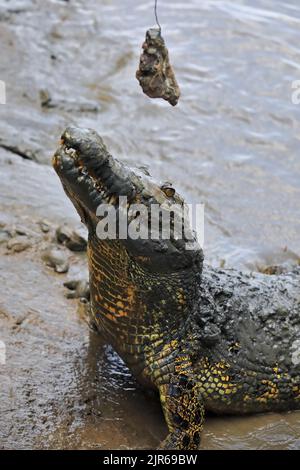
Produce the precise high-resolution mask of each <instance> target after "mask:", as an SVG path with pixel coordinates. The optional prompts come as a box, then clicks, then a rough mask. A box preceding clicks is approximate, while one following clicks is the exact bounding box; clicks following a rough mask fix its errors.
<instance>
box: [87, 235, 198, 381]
mask: <svg viewBox="0 0 300 470" xmlns="http://www.w3.org/2000/svg"><path fill="white" fill-rule="evenodd" d="M88 259H89V272H90V289H91V314H92V317H93V322H94V323H95V324H96V326H97V327H98V328H99V331H101V332H102V334H103V335H104V336H105V338H106V339H107V341H108V342H109V343H110V344H112V346H113V347H114V348H115V349H116V351H117V352H118V353H119V355H120V356H121V357H122V359H123V360H124V361H125V362H126V363H127V365H128V366H130V367H131V369H135V370H134V372H135V373H136V375H138V374H139V372H141V371H142V370H143V369H144V368H145V367H146V363H147V365H148V363H149V361H148V359H147V358H148V356H149V351H151V355H153V352H154V351H157V352H159V351H160V349H161V347H162V346H163V345H164V344H166V342H168V341H170V342H171V341H172V340H174V338H177V337H179V336H180V334H181V333H180V332H182V335H183V330H184V328H185V325H186V320H187V318H188V316H189V315H190V312H191V311H192V310H193V309H194V308H195V305H196V302H195V298H196V295H197V293H198V292H199V281H197V276H195V273H194V272H192V271H186V272H184V273H182V272H180V274H179V273H171V274H169V273H160V274H157V273H152V272H150V271H146V270H145V269H144V268H142V267H141V265H139V264H137V263H135V261H134V260H132V259H131V258H130V257H129V256H128V253H127V251H126V250H125V249H124V247H123V245H122V243H121V242H120V241H118V240H114V241H112V240H108V241H103V240H101V242H100V241H99V239H97V237H96V236H95V235H91V234H90V236H89V243H88Z"/></svg>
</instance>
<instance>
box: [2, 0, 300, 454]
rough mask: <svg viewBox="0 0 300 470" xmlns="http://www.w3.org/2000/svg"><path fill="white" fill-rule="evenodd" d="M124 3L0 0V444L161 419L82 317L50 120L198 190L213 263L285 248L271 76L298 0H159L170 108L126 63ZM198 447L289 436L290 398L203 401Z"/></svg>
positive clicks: (81, 280) (293, 421) (137, 441)
mask: <svg viewBox="0 0 300 470" xmlns="http://www.w3.org/2000/svg"><path fill="white" fill-rule="evenodd" d="M133 3H134V2H133V1H131V0H128V1H126V2H121V1H120V2H119V1H118V2H116V5H112V4H111V3H110V2H106V1H103V2H92V1H88V2H83V1H81V0H77V1H75V0H74V1H72V0H71V1H70V2H60V1H54V0H53V1H49V2H41V1H38V0H36V1H33V0H26V1H22V2H21V1H8V2H1V3H0V26H1V28H0V41H1V48H2V52H1V61H0V79H1V80H5V82H6V88H7V104H6V105H0V188H1V190H0V340H1V341H2V342H4V343H5V345H6V363H5V364H2V363H1V364H0V398H1V399H0V448H3V449H26V448H30V449H38V448H42V449H128V448H130V449H131V448H132V449H135V448H138V449H139V448H147V449H152V448H155V447H156V446H157V445H158V443H159V442H160V441H161V439H162V438H163V437H164V436H165V434H166V427H165V424H164V419H163V416H162V413H161V409H160V405H159V402H158V400H157V397H156V396H155V395H152V394H150V393H149V392H147V391H145V390H143V389H141V388H140V386H138V385H137V383H136V382H135V380H134V378H132V376H131V374H130V372H129V371H128V369H127V368H126V367H125V365H124V364H123V363H122V361H121V360H120V359H119V357H118V356H117V355H116V354H115V353H114V351H113V350H112V349H111V348H110V346H108V345H106V344H104V342H103V340H102V339H101V337H99V336H98V335H96V334H95V333H94V332H93V331H92V330H91V329H90V327H89V324H88V316H87V313H88V312H87V309H88V302H87V294H86V281H87V267H86V255H85V251H84V249H85V242H84V238H85V235H84V233H82V230H83V229H82V227H81V226H80V221H79V218H78V216H77V214H76V213H75V211H74V209H73V207H72V205H71V203H70V202H69V201H68V199H67V198H66V197H65V195H64V193H63V190H62V189H61V185H60V183H59V181H58V178H57V176H56V175H55V174H54V171H53V170H52V168H51V167H50V165H49V164H50V157H51V154H52V152H53V150H54V149H55V148H56V146H57V137H58V136H59V135H60V133H61V131H62V130H63V129H64V128H65V127H66V125H67V124H70V123H71V124H72V123H74V124H78V125H81V126H83V125H87V126H90V127H94V128H96V129H97V131H98V132H100V133H101V134H102V135H103V137H104V139H105V142H106V143H107V145H109V147H110V148H112V152H113V153H114V154H116V155H119V157H120V158H123V159H125V160H127V161H129V163H133V162H135V163H140V164H143V165H149V166H151V171H152V173H154V175H155V176H158V177H159V178H160V179H161V180H162V181H170V180H171V181H173V182H174V183H176V185H178V186H179V188H178V189H180V191H181V192H183V194H185V195H186V197H187V198H188V199H190V200H191V202H192V200H193V201H195V200H196V201H198V199H201V201H204V202H206V204H207V206H206V218H207V224H206V228H207V232H206V247H205V251H206V254H207V259H208V260H209V261H210V262H212V263H213V264H215V265H221V266H224V265H225V266H233V267H240V268H242V269H254V270H259V271H265V270H269V272H270V274H271V273H272V272H278V269H289V268H290V267H291V266H294V265H295V264H298V263H299V257H300V245H299V229H300V225H299V220H300V208H299V200H300V197H299V196H300V193H299V178H300V166H299V157H298V149H299V118H300V116H299V107H298V109H296V108H295V106H293V105H292V104H291V102H290V95H289V93H290V88H289V90H288V91H287V88H286V87H287V86H289V87H290V82H291V80H292V79H297V78H298V79H299V76H297V68H296V66H295V64H296V63H297V60H298V59H300V50H299V48H298V46H297V45H296V44H298V43H297V42H294V43H293V39H294V38H295V37H297V36H296V31H298V30H299V23H300V11H299V6H298V5H297V4H296V3H294V2H292V1H289V2H284V4H283V3H282V4H281V2H278V3H279V6H278V10H277V11H272V12H271V11H268V9H265V8H264V7H265V5H264V4H266V3H268V5H269V2H263V1H257V2H254V4H255V5H254V6H252V7H251V8H250V7H249V8H245V7H244V6H243V5H242V2H236V3H237V5H236V6H234V7H233V6H232V5H229V2H213V1H205V2H203V6H202V7H201V9H199V6H198V2H194V1H192V2H190V4H189V6H187V7H186V8H187V12H186V15H185V20H183V19H182V17H180V18H181V19H180V21H177V23H176V22H175V19H176V17H179V16H180V15H179V13H180V11H181V9H182V8H183V6H182V3H181V2H178V1H177V2H175V3H174V8H173V9H172V13H171V14H169V16H168V12H167V9H162V19H163V21H165V22H166V24H167V23H168V22H169V24H170V25H172V27H171V26H170V27H169V34H168V46H169V48H170V49H172V60H173V58H174V66H175V67H176V75H177V76H178V79H179V80H180V84H182V87H181V88H182V98H181V101H180V103H179V104H178V107H176V110H173V109H171V108H170V106H169V105H168V104H167V103H166V104H164V103H163V104H160V103H159V102H156V101H155V103H152V102H150V100H147V99H146V98H145V97H144V96H143V95H142V93H141V91H140V89H139V86H138V83H137V82H136V80H135V78H134V74H135V68H136V63H137V60H138V56H139V48H140V44H139V42H140V38H141V35H143V34H144V31H145V29H146V28H147V27H149V21H151V12H150V13H149V19H148V18H147V19H145V16H144V12H145V11H148V6H147V2H141V4H140V5H139V7H138V8H137V13H136V14H135V16H134V17H133V14H131V13H129V12H130V11H132V5H133ZM217 3H218V6H217ZM271 13H273V15H271ZM197 15H199V21H198V20H197V21H196V19H197ZM121 18H123V20H121ZM124 18H125V19H126V21H124ZM141 18H142V19H143V21H142V20H141ZM193 18H194V20H193ZM224 22H226V25H227V28H229V29H228V30H229V31H231V35H227V36H225V32H224V29H223V28H224V24H225V23H224ZM278 22H280V24H281V25H284V26H282V30H281V31H280V32H278ZM175 24H177V26H176V28H175V27H174V25H175ZM199 27H200V29H201V30H202V31H203V33H201V34H202V36H201V41H199V40H198V36H197V38H196V36H195V35H196V32H197V34H199ZM187 29H188V30H189V35H186V30H187ZM181 35H183V36H181ZM192 37H194V39H192ZM225 37H226V39H224V38H225ZM184 38H185V39H184ZM187 38H188V39H187ZM195 38H196V39H195ZM222 38H223V41H222V44H223V45H222V47H221V45H220V44H221V43H220V41H221V39H222ZM237 38H238V39H239V43H238V44H239V47H237V48H236V54H235V58H234V59H233V60H232V62H230V61H229V57H230V55H229V51H231V50H232V43H235V44H236V40H237ZM191 41H194V43H191ZM292 43H293V44H294V46H293V47H292V46H291V45H290V44H292ZM261 44H267V46H268V47H267V48H266V50H265V51H264V52H263V53H262V54H265V55H264V56H263V57H262V58H261V59H260V58H259V57H258V56H257V54H256V51H257V50H261V47H260V46H261ZM199 48H200V49H199ZM245 54H246V56H245ZM196 56H197V57H201V61H199V60H198V58H197V57H196ZM278 56H279V57H280V60H279V61H278V62H276V70H275V69H273V68H272V66H271V65H270V66H269V67H268V64H269V62H268V61H270V63H273V61H274V57H278ZM183 57H184V58H185V60H184V61H183ZM245 57H246V58H247V60H245ZM218 59H219V60H218ZM263 59H264V60H263ZM200 62H201V63H200ZM194 63H196V64H198V65H197V66H196V65H193V64H194ZM246 63H247V64H248V65H247V64H246ZM298 63H299V61H298ZM266 64H267V65H266ZM247 67H249V68H250V69H251V70H249V69H247ZM253 70H254V71H255V72H253ZM251 71H252V72H251ZM259 71H260V72H259ZM250 72H251V73H250ZM254 73H256V74H257V75H256V76H254V75H253V74H254ZM298 75H299V74H298ZM245 77H248V78H247V80H246V79H245ZM259 81H260V84H261V88H260V89H255V83H258V82H259ZM238 89H239V90H240V91H239V92H236V90H238ZM236 93H239V96H236ZM170 110H171V112H172V115H171V116H170ZM173 113H174V114H173ZM129 117H130V119H129ZM225 117H226V119H225ZM133 122H135V123H136V124H135V125H134V126H133V125H132V123H133ZM145 130H147V132H145ZM141 143H142V144H141ZM141 160H142V162H141ZM74 233H75V234H76V235H75V236H74ZM70 294H73V295H70ZM70 297H75V298H70ZM145 423H147V424H146V425H145ZM202 448H204V449H300V413H299V412H291V413H280V414H278V413H276V414H274V413H271V414H267V415H259V416H258V415H257V416H250V417H241V418H240V417H234V418H233V417H216V416H209V417H208V418H207V422H206V425H205V430H204V432H203V443H202Z"/></svg>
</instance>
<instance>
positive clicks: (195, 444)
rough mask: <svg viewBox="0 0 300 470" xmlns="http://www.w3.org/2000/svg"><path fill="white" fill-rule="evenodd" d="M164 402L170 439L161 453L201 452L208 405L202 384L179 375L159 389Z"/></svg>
mask: <svg viewBox="0 0 300 470" xmlns="http://www.w3.org/2000/svg"><path fill="white" fill-rule="evenodd" d="M159 392H160V400H161V404H162V408H163V412H164V415H165V419H166V422H167V425H168V428H169V435H168V436H167V437H166V439H165V440H164V441H163V442H162V443H161V444H160V446H159V449H178V450H197V449H199V445H200V435H201V431H202V429H203V424H204V405H203V403H202V399H201V395H200V392H199V384H197V383H196V382H195V380H193V379H192V378H191V377H189V376H187V375H184V374H179V375H174V376H172V378H171V381H170V383H168V384H164V385H161V386H160V387H159Z"/></svg>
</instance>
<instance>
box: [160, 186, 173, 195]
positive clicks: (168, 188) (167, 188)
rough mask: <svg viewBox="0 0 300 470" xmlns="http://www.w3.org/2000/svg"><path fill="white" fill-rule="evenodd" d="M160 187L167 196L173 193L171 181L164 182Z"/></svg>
mask: <svg viewBox="0 0 300 470" xmlns="http://www.w3.org/2000/svg"><path fill="white" fill-rule="evenodd" d="M160 189H161V190H162V191H163V192H164V193H165V195H166V196H167V197H173V196H174V194H175V189H174V188H173V187H172V185H171V183H164V184H163V185H162V186H161V188H160Z"/></svg>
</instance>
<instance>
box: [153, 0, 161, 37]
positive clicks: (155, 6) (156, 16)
mask: <svg viewBox="0 0 300 470" xmlns="http://www.w3.org/2000/svg"><path fill="white" fill-rule="evenodd" d="M157 1H158V0H155V3H154V14H155V19H156V23H157V26H158V27H159V29H160V30H161V26H160V23H159V21H158V15H157Z"/></svg>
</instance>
